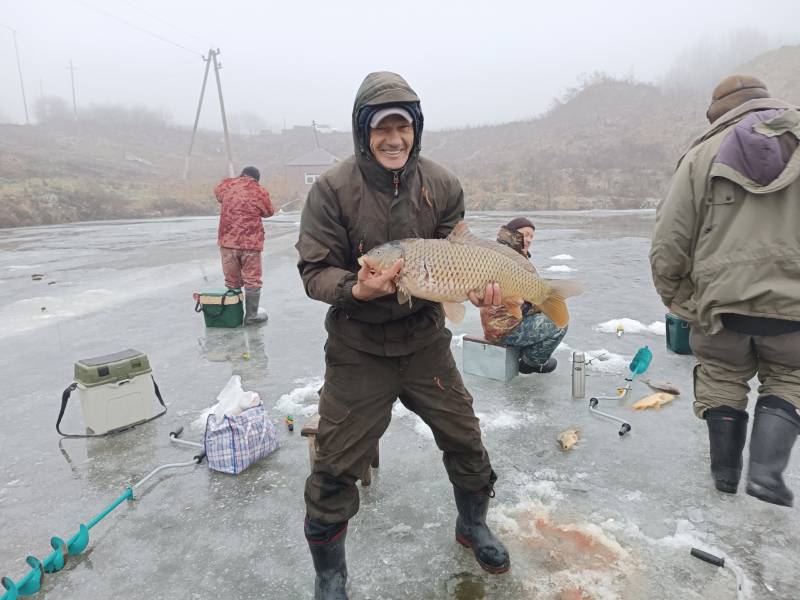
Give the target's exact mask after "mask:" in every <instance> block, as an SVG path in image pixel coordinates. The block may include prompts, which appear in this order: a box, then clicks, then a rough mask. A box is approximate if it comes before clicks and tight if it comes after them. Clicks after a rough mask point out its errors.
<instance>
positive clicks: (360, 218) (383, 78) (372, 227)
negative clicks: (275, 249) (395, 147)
mask: <svg viewBox="0 0 800 600" xmlns="http://www.w3.org/2000/svg"><path fill="white" fill-rule="evenodd" d="M398 104H401V105H403V106H406V107H409V106H410V107H413V108H414V110H413V111H411V112H412V114H414V115H415V123H414V130H415V135H414V146H413V149H412V151H411V154H410V156H409V159H408V161H407V162H406V164H405V166H404V168H403V169H402V170H401V171H398V172H393V171H389V170H388V169H386V168H385V167H383V166H382V165H381V164H380V163H378V161H377V160H376V159H375V158H374V157H373V156H372V153H371V152H370V150H369V144H368V139H369V131H368V130H366V131H365V129H364V125H363V123H364V119H363V118H362V119H361V121H360V122H361V123H362V124H361V125H359V115H361V116H362V117H363V116H364V113H361V111H362V109H364V108H365V107H368V108H369V109H372V108H373V107H380V106H384V107H385V106H391V105H398ZM421 134H422V113H421V111H420V110H419V98H418V97H417V95H416V94H415V93H414V90H412V89H411V87H410V86H409V85H408V84H407V83H406V82H405V80H404V79H403V78H402V77H400V76H399V75H396V74H394V73H388V72H378V73H371V74H370V75H368V76H367V77H366V79H365V80H364V82H363V83H362V84H361V87H360V88H359V90H358V93H357V95H356V100H355V103H354V106H353V143H354V148H355V154H354V155H353V156H351V157H349V158H348V159H347V160H345V161H343V162H341V163H339V164H337V165H335V166H334V167H332V168H331V169H329V170H328V171H326V172H325V173H324V174H323V175H321V176H320V178H319V179H318V180H317V182H316V183H315V184H314V185H313V186H312V188H311V190H310V191H309V193H308V198H307V199H306V203H305V206H304V207H303V212H302V216H301V219H300V237H299V240H298V242H297V244H296V246H295V247H296V248H297V251H298V253H299V255H300V259H299V262H298V265H297V266H298V269H299V271H300V275H301V277H302V279H303V286H304V287H305V291H306V294H308V296H309V297H310V298H313V299H315V300H320V301H322V302H325V303H327V304H330V305H331V307H330V309H329V310H328V314H327V317H326V319H325V327H326V329H327V330H328V334H329V335H330V336H338V337H339V338H340V339H341V340H342V341H343V342H344V343H345V344H347V345H348V346H350V347H353V348H356V349H358V350H362V351H364V352H368V353H371V354H376V355H380V356H402V355H405V354H410V353H412V352H414V351H415V350H417V349H419V348H422V347H424V346H426V345H427V344H429V343H431V342H433V341H434V339H435V334H436V333H437V332H439V331H440V330H441V329H442V328H443V327H444V314H443V312H442V309H441V305H440V304H438V303H432V302H428V301H426V300H419V299H414V302H413V303H412V304H411V306H409V305H408V304H402V305H401V304H399V303H398V301H397V298H396V297H395V296H393V295H392V296H384V297H382V298H377V299H374V300H372V301H369V302H361V301H359V300H356V299H355V298H353V293H352V290H353V286H354V285H355V283H356V281H357V277H356V273H357V272H358V270H359V265H358V262H357V259H358V257H359V256H361V255H362V254H365V253H366V252H368V251H369V250H370V249H372V248H374V247H375V246H378V245H380V244H384V243H386V242H389V241H392V240H399V239H404V238H445V237H447V235H448V234H449V233H450V231H451V229H452V228H453V227H454V226H455V224H456V223H457V222H458V221H459V220H460V219H462V218H463V216H464V193H463V191H462V189H461V184H460V183H459V181H458V179H456V177H455V175H453V174H452V173H450V172H449V171H447V170H446V169H444V168H443V167H441V166H439V165H438V164H436V163H434V162H433V161H430V160H428V159H425V158H423V157H421V156H419V151H420V143H421V137H422V136H421Z"/></svg>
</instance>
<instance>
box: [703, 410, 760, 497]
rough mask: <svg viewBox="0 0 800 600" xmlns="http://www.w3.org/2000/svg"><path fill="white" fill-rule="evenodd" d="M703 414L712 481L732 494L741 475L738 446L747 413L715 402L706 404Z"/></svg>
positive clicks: (743, 437) (744, 431)
mask: <svg viewBox="0 0 800 600" xmlns="http://www.w3.org/2000/svg"><path fill="white" fill-rule="evenodd" d="M703 418H704V419H705V420H706V425H708V445H709V449H710V451H711V475H712V476H713V477H714V485H715V486H716V488H717V489H718V490H719V491H720V492H725V493H726V494H735V493H736V490H737V489H738V487H739V479H741V476H742V450H743V449H744V443H745V440H746V439H747V421H748V419H749V416H748V414H747V413H746V412H745V411H743V410H737V409H735V408H731V407H730V406H719V407H717V408H709V409H708V410H707V411H706V412H705V414H704V415H703Z"/></svg>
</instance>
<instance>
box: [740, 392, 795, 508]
mask: <svg viewBox="0 0 800 600" xmlns="http://www.w3.org/2000/svg"><path fill="white" fill-rule="evenodd" d="M798 433H800V414H798V412H797V409H796V408H795V407H794V406H793V405H792V404H790V403H789V402H787V401H786V400H784V399H783V398H779V397H778V396H763V397H762V398H759V399H758V404H756V412H755V418H754V420H753V431H752V433H751V435H750V465H749V469H748V472H747V493H748V494H750V495H751V496H755V497H756V498H758V499H759V500H763V501H764V502H771V503H772V504H780V505H781V506H792V504H793V502H794V494H793V493H792V490H790V489H789V488H788V487H786V484H785V483H784V482H783V471H784V470H785V469H786V465H788V464H789V456H790V455H791V453H792V446H794V442H795V440H796V439H797V435H798Z"/></svg>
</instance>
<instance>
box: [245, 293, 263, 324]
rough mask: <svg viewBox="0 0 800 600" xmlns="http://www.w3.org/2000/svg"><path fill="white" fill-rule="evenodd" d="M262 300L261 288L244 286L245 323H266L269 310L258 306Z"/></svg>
mask: <svg viewBox="0 0 800 600" xmlns="http://www.w3.org/2000/svg"><path fill="white" fill-rule="evenodd" d="M260 301H261V288H244V314H245V317H244V324H245V325H250V324H252V323H264V322H265V321H266V320H267V311H265V310H264V309H259V308H258V303H259V302H260Z"/></svg>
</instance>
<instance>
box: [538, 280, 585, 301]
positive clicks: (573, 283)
mask: <svg viewBox="0 0 800 600" xmlns="http://www.w3.org/2000/svg"><path fill="white" fill-rule="evenodd" d="M547 283H549V284H550V287H551V288H552V290H553V295H554V296H560V297H561V299H562V300H563V299H564V298H571V297H572V296H580V295H581V294H582V293H583V284H582V283H581V282H580V281H577V280H575V279H548V280H547Z"/></svg>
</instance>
